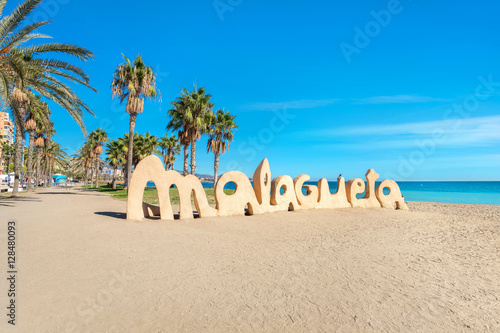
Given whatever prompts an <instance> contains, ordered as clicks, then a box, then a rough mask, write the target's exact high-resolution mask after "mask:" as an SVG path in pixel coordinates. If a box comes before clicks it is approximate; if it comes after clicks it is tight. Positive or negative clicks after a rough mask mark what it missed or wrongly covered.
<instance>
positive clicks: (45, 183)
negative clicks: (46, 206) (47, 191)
mask: <svg viewBox="0 0 500 333" xmlns="http://www.w3.org/2000/svg"><path fill="white" fill-rule="evenodd" d="M46 187H47V166H46V167H45V168H43V188H46Z"/></svg>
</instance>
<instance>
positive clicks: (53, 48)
mask: <svg viewBox="0 0 500 333" xmlns="http://www.w3.org/2000/svg"><path fill="white" fill-rule="evenodd" d="M40 2H41V0H25V1H24V2H22V3H21V4H20V5H18V6H17V8H16V9H15V10H14V11H13V12H12V14H10V15H7V16H3V9H4V8H5V5H6V3H7V0H0V15H1V16H2V17H1V19H0V95H1V96H3V98H4V101H5V102H6V103H7V104H8V105H9V106H10V107H11V108H12V111H13V114H14V120H15V124H16V135H15V140H16V143H15V144H16V154H15V158H14V165H15V170H14V172H15V180H14V190H13V193H12V195H13V196H15V195H17V192H18V188H19V178H20V172H21V158H22V155H21V154H22V148H23V142H22V141H23V134H24V132H23V130H24V119H25V116H26V107H27V106H28V105H29V104H30V103H33V102H36V101H35V97H34V95H33V94H32V93H31V92H37V93H38V94H40V95H41V96H43V97H44V98H46V99H48V100H52V101H54V102H56V103H57V104H59V105H60V106H62V107H63V108H64V109H66V110H67V111H68V112H69V113H70V115H71V116H72V117H73V118H74V119H75V120H76V122H77V123H78V124H79V125H80V127H81V128H82V131H83V132H85V129H84V125H83V120H82V116H83V112H84V111H85V110H86V111H88V112H90V113H92V112H91V111H90V109H89V108H88V106H87V105H86V104H85V103H84V102H83V101H82V100H80V99H79V98H78V96H77V95H76V94H75V93H74V92H73V90H72V89H71V88H70V87H69V86H68V85H67V84H66V83H64V82H62V81H61V80H60V78H65V79H67V80H69V81H70V82H73V83H79V84H82V85H85V86H87V87H89V88H91V89H93V88H92V87H91V86H90V84H89V77H88V75H87V74H85V72H84V71H83V70H81V69H80V68H78V67H77V66H74V65H72V64H70V63H68V62H66V61H61V60H59V59H55V58H40V57H39V56H40V55H45V54H47V53H49V54H50V53H64V54H67V55H70V56H75V57H76V58H78V59H80V60H88V59H91V58H92V57H93V54H92V53H91V52H90V51H88V50H86V49H84V48H81V47H79V46H76V45H71V44H64V43H36V44H34V45H30V46H25V43H26V42H28V41H30V40H33V39H38V38H47V37H49V36H46V35H43V34H40V33H36V32H35V31H36V29H38V28H40V27H41V26H44V25H46V24H48V23H50V22H49V21H43V22H35V23H31V24H28V25H25V26H24V27H21V25H22V23H23V22H24V21H25V20H26V18H27V17H28V16H29V15H30V14H31V13H32V12H33V10H34V9H35V8H36V7H37V5H39V4H40ZM93 90H94V89H93Z"/></svg>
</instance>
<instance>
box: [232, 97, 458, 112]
mask: <svg viewBox="0 0 500 333" xmlns="http://www.w3.org/2000/svg"><path fill="white" fill-rule="evenodd" d="M448 101H450V100H448V99H444V98H435V97H427V96H413V95H395V96H374V97H367V98H360V99H340V98H330V99H314V100H297V101H288V102H263V103H250V104H246V105H243V106H242V109H246V110H258V111H274V110H283V109H315V108H319V107H324V106H327V105H331V104H336V103H340V102H345V103H351V104H402V103H405V104H410V103H427V102H448Z"/></svg>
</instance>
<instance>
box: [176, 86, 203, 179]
mask: <svg viewBox="0 0 500 333" xmlns="http://www.w3.org/2000/svg"><path fill="white" fill-rule="evenodd" d="M211 98H212V95H210V94H207V93H206V91H205V88H203V87H202V88H196V85H194V86H193V91H191V92H188V91H187V89H183V90H182V92H181V96H180V97H178V98H177V100H175V101H174V102H172V103H171V105H172V106H173V107H174V108H173V109H171V110H169V113H168V115H169V116H170V122H169V124H168V125H167V130H178V131H179V133H178V136H179V140H180V142H181V143H182V144H183V145H184V174H186V173H187V168H186V160H187V157H186V156H187V149H186V144H187V143H188V142H189V143H190V144H191V174H192V175H194V174H195V171H196V142H197V141H198V140H199V139H200V137H201V134H202V132H203V131H204V128H205V123H204V119H205V114H206V113H207V112H208V111H210V110H211V109H212V108H213V103H211V102H210V99H211Z"/></svg>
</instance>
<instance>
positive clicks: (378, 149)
mask: <svg viewBox="0 0 500 333" xmlns="http://www.w3.org/2000/svg"><path fill="white" fill-rule="evenodd" d="M15 3H17V2H16V1H13V0H11V1H9V6H8V8H7V10H6V11H10V9H11V8H12V6H13V5H14V4H15ZM230 3H232V5H231V4H230ZM216 5H217V8H216ZM381 11H383V12H381ZM499 12H500V3H499V2H498V1H493V0H490V1H456V0H455V1H431V0H413V1H409V0H401V1H400V2H399V4H398V2H397V1H326V0H324V1H317V0H310V1H281V0H279V1H278V0H274V1H269V0H266V1H264V0H243V1H238V0H232V1H229V0H221V1H215V2H214V1H213V0H191V1H151V0H143V1H141V2H137V1H128V0H126V1H120V4H117V3H116V2H115V1H94V0H86V1H83V0H47V1H45V4H44V5H42V6H41V7H40V9H38V10H37V12H36V13H35V16H36V17H37V18H39V19H45V18H49V19H53V20H54V22H53V23H52V24H51V25H50V26H48V27H45V28H43V30H42V31H43V32H45V33H47V34H50V35H52V36H53V37H54V38H55V40H56V41H61V42H72V43H77V44H80V45H82V46H85V47H87V48H89V49H90V50H92V51H93V52H94V53H95V54H96V58H95V60H94V61H92V62H89V63H84V64H82V66H83V68H85V70H86V71H87V72H88V73H89V74H90V75H91V78H92V83H93V85H94V86H95V87H96V88H97V89H98V90H99V93H98V94H95V93H92V92H90V91H89V90H86V89H84V88H82V87H78V88H76V90H77V92H78V93H79V94H80V95H81V97H82V98H83V99H84V100H85V101H86V102H87V103H88V104H89V105H90V107H91V108H92V110H94V112H95V114H96V116H97V117H96V118H93V117H92V116H90V115H87V116H86V117H85V122H86V125H87V128H88V129H89V130H92V129H95V128H96V127H102V128H104V129H105V130H106V131H107V132H108V133H109V135H110V137H111V138H116V137H118V136H121V135H123V133H125V132H127V131H128V116H127V115H126V114H125V112H124V105H120V104H119V103H118V101H116V100H114V101H113V100H112V99H111V92H110V83H111V79H112V74H113V71H114V69H115V68H116V66H117V65H118V64H119V63H120V62H121V61H122V58H121V53H124V54H125V55H127V56H128V57H131V58H133V57H135V56H136V55H137V54H139V53H141V54H142V55H143V57H144V59H145V61H146V62H147V64H149V65H150V66H153V67H154V68H155V70H156V72H157V73H158V76H159V79H158V87H159V89H160V90H161V94H162V97H163V103H161V104H160V103H156V104H155V103H147V104H146V106H145V111H144V113H143V114H141V115H140V116H139V117H138V121H137V127H136V131H137V132H139V133H145V132H146V131H150V132H151V133H153V134H155V135H157V136H162V135H164V134H165V126H166V124H167V116H166V112H167V110H168V109H169V102H170V101H171V100H173V99H175V97H176V96H177V95H178V94H179V93H180V90H181V88H184V87H186V88H190V87H192V84H193V81H194V80H196V81H197V83H198V85H199V86H204V87H206V89H207V91H208V92H209V93H211V94H212V95H213V101H214V102H215V105H216V107H218V108H223V107H224V108H226V109H228V110H230V112H231V113H233V114H235V115H236V116H237V117H236V121H237V124H238V125H239V127H240V128H239V130H238V131H237V132H236V139H235V141H234V142H233V143H232V145H231V149H230V151H229V152H228V153H226V154H224V155H223V156H222V158H221V168H220V171H219V172H225V171H228V169H231V170H232V169H239V170H241V171H243V172H245V173H246V174H248V175H252V174H253V171H254V169H255V167H256V166H257V165H258V164H259V162H260V160H261V159H262V158H264V157H268V158H269V160H270V164H271V170H272V173H273V177H274V176H278V175H281V174H289V175H291V176H292V177H295V176H296V175H298V174H300V173H307V174H309V175H311V178H312V179H319V178H321V177H327V178H329V179H331V180H333V179H335V178H336V177H337V175H338V174H339V173H342V174H343V175H344V176H345V177H347V178H355V177H360V178H363V176H364V174H365V172H366V170H367V169H368V168H375V170H376V171H377V172H378V173H379V174H380V175H381V176H382V177H384V178H385V177H390V178H393V179H396V180H500V176H499V175H498V170H499V167H500V149H499V148H500V112H499V110H500V108H499V107H500V70H499V69H500V43H499V41H500V35H499V33H498V32H499V31H500V20H499V19H498V13H499ZM387 13H389V15H390V16H389V15H387ZM375 17H378V21H377V20H376V18H375ZM359 31H361V34H360V33H359ZM480 77H482V78H483V79H479V78H480ZM491 80H493V81H494V82H499V83H497V84H496V85H495V83H493V84H492V83H489V84H488V83H486V84H484V83H482V82H483V81H486V82H487V81H491ZM464 104H465V105H467V107H464ZM53 120H54V121H55V124H56V130H57V132H58V134H57V136H56V138H55V140H56V141H58V142H60V143H61V144H62V145H63V146H64V147H65V148H67V149H68V152H69V153H72V152H73V151H74V150H75V149H76V148H77V147H78V146H79V145H81V144H82V143H83V140H84V138H83V136H82V134H81V132H80V130H79V128H78V126H77V125H76V124H75V123H74V122H73V121H72V120H71V118H70V117H69V116H68V115H67V114H66V113H65V112H64V111H63V110H61V109H60V108H58V107H55V106H54V107H53ZM198 147H199V150H198V155H197V156H198V166H199V168H198V170H197V171H198V172H200V173H210V174H211V173H212V172H213V155H212V154H207V153H206V150H205V147H206V139H202V140H201V142H199V143H198ZM181 160H182V158H179V159H178V160H177V168H178V169H179V168H180V167H181V164H182V161H181Z"/></svg>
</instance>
